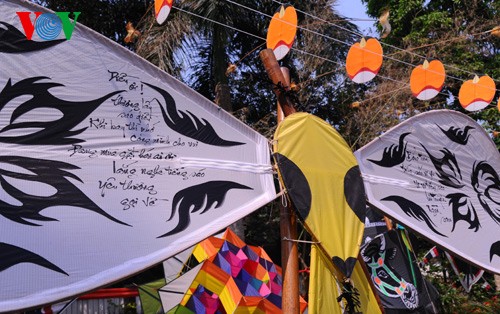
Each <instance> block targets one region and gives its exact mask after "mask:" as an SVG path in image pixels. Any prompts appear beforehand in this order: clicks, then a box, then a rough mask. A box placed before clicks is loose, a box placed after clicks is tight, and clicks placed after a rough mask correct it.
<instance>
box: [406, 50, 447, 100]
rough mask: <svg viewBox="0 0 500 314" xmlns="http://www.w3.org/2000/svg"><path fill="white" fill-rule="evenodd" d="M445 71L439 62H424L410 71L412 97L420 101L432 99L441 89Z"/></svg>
mask: <svg viewBox="0 0 500 314" xmlns="http://www.w3.org/2000/svg"><path fill="white" fill-rule="evenodd" d="M445 76H446V74H445V69H444V66H443V64H442V63H441V61H438V60H433V61H431V62H428V61H427V60H425V61H424V63H423V64H422V65H419V66H417V67H415V68H414V69H413V71H411V76H410V88H411V92H412V94H413V96H415V97H416V98H418V99H420V100H429V99H431V98H434V97H435V96H436V95H437V94H438V93H439V92H440V91H441V89H442V88H443V85H444V79H445Z"/></svg>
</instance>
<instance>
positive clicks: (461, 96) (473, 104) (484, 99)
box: [458, 75, 497, 111]
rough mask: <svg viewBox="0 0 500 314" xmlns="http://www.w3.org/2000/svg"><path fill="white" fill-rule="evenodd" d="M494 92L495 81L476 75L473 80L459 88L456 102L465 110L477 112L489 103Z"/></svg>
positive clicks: (485, 76) (486, 76)
mask: <svg viewBox="0 0 500 314" xmlns="http://www.w3.org/2000/svg"><path fill="white" fill-rule="evenodd" d="M496 92H497V90H496V87H495V81H493V79H492V78H491V77H489V76H488V75H484V76H481V77H478V76H477V75H476V76H475V77H474V79H472V80H468V81H465V82H464V83H463V84H462V86H460V90H459V91H458V100H459V102H460V105H462V107H463V108H464V109H465V110H467V111H478V110H481V109H484V108H486V107H487V106H488V105H489V104H490V103H491V101H492V100H493V97H495V93H496Z"/></svg>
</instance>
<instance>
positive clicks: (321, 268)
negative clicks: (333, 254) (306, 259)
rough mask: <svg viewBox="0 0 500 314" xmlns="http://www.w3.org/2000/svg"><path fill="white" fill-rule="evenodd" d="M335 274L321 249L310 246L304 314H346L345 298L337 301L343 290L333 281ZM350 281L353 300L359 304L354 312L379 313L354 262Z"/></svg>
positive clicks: (361, 271) (377, 305)
mask: <svg viewBox="0 0 500 314" xmlns="http://www.w3.org/2000/svg"><path fill="white" fill-rule="evenodd" d="M335 272H336V271H335V269H333V268H332V263H331V261H330V260H329V259H328V257H326V255H325V254H324V253H323V252H322V250H321V249H320V248H318V247H317V246H316V245H311V269H310V277H309V302H308V313H310V314H322V313H328V314H337V313H338V314H341V313H347V312H346V310H347V304H346V301H345V299H343V300H339V301H340V302H338V301H337V300H338V299H337V298H338V297H339V296H340V295H341V294H342V293H343V291H342V284H339V282H338V281H337V280H336V277H337V276H336V275H334V273H335ZM350 281H351V284H352V286H353V287H354V288H355V291H356V292H357V293H359V295H356V296H355V298H356V300H355V301H354V302H357V303H359V304H358V306H357V307H356V313H370V314H376V313H382V311H381V309H380V306H379V304H378V301H377V298H376V296H375V294H374V292H373V290H372V287H371V285H370V283H369V281H368V279H367V278H366V276H365V273H364V271H363V268H362V266H361V264H360V263H356V265H355V266H354V270H353V273H352V276H351V279H350Z"/></svg>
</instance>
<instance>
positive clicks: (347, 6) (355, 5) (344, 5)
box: [335, 0, 374, 35]
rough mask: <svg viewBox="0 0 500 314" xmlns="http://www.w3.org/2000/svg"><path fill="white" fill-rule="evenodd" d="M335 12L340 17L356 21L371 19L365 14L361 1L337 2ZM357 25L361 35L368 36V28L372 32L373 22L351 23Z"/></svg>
mask: <svg viewBox="0 0 500 314" xmlns="http://www.w3.org/2000/svg"><path fill="white" fill-rule="evenodd" d="M335 9H336V10H337V12H339V13H340V14H341V15H343V16H345V17H349V18H357V19H371V18H370V17H368V16H367V15H366V13H365V6H364V5H363V4H362V3H361V0H337V5H336V6H335ZM353 22H354V24H357V25H358V27H359V29H360V31H361V32H362V33H363V34H366V35H368V34H369V33H370V31H369V28H371V29H372V31H374V27H373V23H374V22H373V21H353Z"/></svg>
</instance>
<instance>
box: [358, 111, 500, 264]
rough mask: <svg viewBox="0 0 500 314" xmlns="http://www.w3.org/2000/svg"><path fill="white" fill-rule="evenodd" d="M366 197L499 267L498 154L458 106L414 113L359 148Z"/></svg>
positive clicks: (466, 254)
mask: <svg viewBox="0 0 500 314" xmlns="http://www.w3.org/2000/svg"><path fill="white" fill-rule="evenodd" d="M355 155H356V157H357V158H358V161H359V165H360V169H361V172H362V174H363V179H364V183H365V188H366V192H367V197H368V200H369V202H370V203H371V204H373V205H374V206H376V207H377V208H379V209H380V210H382V211H383V212H384V213H385V214H386V215H388V216H390V217H392V218H394V219H395V220H397V221H398V222H400V223H401V224H403V225H405V226H407V227H408V228H410V229H413V230H414V231H416V232H417V233H419V234H421V235H422V236H424V237H426V238H428V239H429V240H431V241H432V242H434V243H436V244H437V245H439V246H441V247H444V248H445V249H447V250H449V251H451V252H453V253H455V254H456V255H458V256H460V257H461V258H463V259H465V260H468V261H469V262H471V263H473V264H475V265H477V266H479V267H480V268H483V269H485V270H489V271H491V272H495V273H499V272H500V177H499V171H500V154H499V152H498V150H497V148H496V146H495V144H494V143H493V142H492V141H491V139H490V137H489V136H488V134H486V132H485V131H484V129H483V128H482V127H481V126H480V125H479V124H477V123H476V122H475V121H474V120H472V119H470V118H469V117H467V116H466V115H463V114H461V113H459V112H454V111H449V110H439V111H431V112H427V113H423V114H420V115H417V116H415V117H413V118H410V119H408V120H406V121H405V122H403V123H401V124H399V125H398V126H396V127H394V128H393V129H391V130H389V131H388V132H387V133H385V134H383V135H381V136H380V137H379V138H377V139H375V140H374V141H372V142H371V143H369V144H367V145H366V146H364V147H363V148H361V149H360V150H358V151H357V152H356V153H355Z"/></svg>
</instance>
